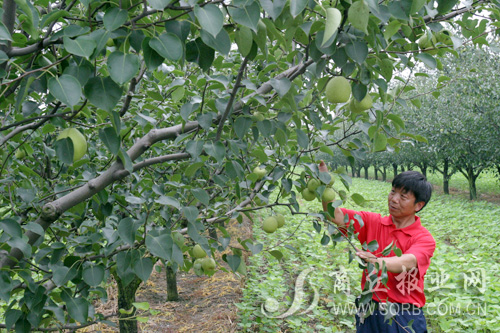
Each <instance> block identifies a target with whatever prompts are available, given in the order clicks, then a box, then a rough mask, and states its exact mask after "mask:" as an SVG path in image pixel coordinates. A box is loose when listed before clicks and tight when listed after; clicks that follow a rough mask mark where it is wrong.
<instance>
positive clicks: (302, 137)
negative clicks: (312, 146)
mask: <svg viewBox="0 0 500 333" xmlns="http://www.w3.org/2000/svg"><path fill="white" fill-rule="evenodd" d="M295 132H296V133H297V142H298V144H299V146H300V147H302V148H304V149H306V148H307V147H309V138H308V137H307V134H306V133H304V131H302V130H301V129H300V128H297V129H296V130H295Z"/></svg>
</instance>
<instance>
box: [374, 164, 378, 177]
mask: <svg viewBox="0 0 500 333" xmlns="http://www.w3.org/2000/svg"><path fill="white" fill-rule="evenodd" d="M373 170H375V180H378V168H377V166H376V165H374V166H373Z"/></svg>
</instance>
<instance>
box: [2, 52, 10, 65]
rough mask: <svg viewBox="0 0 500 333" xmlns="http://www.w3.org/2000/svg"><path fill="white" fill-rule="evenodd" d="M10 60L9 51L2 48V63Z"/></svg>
mask: <svg viewBox="0 0 500 333" xmlns="http://www.w3.org/2000/svg"><path fill="white" fill-rule="evenodd" d="M8 60H9V56H8V55H7V53H5V52H4V51H1V50H0V64H3V63H4V62H6V61H8Z"/></svg>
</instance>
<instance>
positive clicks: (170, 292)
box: [166, 264, 179, 302]
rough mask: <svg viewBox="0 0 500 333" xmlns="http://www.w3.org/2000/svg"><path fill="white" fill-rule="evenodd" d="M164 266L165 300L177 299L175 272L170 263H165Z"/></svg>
mask: <svg viewBox="0 0 500 333" xmlns="http://www.w3.org/2000/svg"><path fill="white" fill-rule="evenodd" d="M166 266H167V268H166V275H167V301H169V302H171V301H178V300H179V293H178V292H177V273H176V272H175V270H174V268H173V267H172V266H171V265H169V264H167V265H166Z"/></svg>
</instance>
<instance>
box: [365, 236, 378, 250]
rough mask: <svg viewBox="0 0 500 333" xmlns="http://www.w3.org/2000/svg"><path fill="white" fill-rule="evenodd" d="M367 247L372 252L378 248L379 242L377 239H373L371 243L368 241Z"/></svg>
mask: <svg viewBox="0 0 500 333" xmlns="http://www.w3.org/2000/svg"><path fill="white" fill-rule="evenodd" d="M366 248H367V249H368V251H370V252H375V251H377V250H378V242H377V240H375V239H374V240H372V241H371V242H370V243H368V245H367V246H366Z"/></svg>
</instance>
